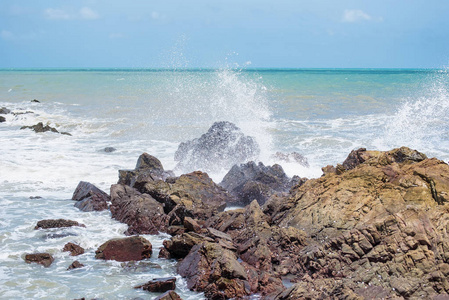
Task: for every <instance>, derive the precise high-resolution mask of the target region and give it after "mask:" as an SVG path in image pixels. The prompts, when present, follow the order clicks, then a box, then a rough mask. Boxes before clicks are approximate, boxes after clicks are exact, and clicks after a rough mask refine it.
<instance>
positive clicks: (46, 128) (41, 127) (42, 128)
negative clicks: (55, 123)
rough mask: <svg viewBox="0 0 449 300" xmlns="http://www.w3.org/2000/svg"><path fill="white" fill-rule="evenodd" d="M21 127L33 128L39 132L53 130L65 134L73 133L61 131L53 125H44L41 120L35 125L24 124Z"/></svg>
mask: <svg viewBox="0 0 449 300" xmlns="http://www.w3.org/2000/svg"><path fill="white" fill-rule="evenodd" d="M20 129H32V130H34V131H35V132H37V133H39V132H47V131H51V132H55V133H60V134H64V135H71V134H70V133H68V132H59V131H58V130H57V129H56V128H54V127H51V126H50V125H45V126H44V124H43V123H42V122H39V123H37V124H36V125H33V126H22V127H20Z"/></svg>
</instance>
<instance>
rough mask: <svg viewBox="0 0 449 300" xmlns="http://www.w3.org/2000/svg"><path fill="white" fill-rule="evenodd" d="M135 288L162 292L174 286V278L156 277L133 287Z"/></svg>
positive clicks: (172, 288)
mask: <svg viewBox="0 0 449 300" xmlns="http://www.w3.org/2000/svg"><path fill="white" fill-rule="evenodd" d="M134 288H135V289H143V290H145V291H149V292H153V293H163V292H166V291H169V290H174V289H175V288H176V278H175V277H168V278H156V279H153V280H151V281H148V282H147V283H145V284H143V285H139V286H136V287H134Z"/></svg>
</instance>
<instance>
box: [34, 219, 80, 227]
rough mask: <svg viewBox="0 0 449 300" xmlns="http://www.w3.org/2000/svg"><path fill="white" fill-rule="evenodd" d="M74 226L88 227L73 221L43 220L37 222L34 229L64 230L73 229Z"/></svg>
mask: <svg viewBox="0 0 449 300" xmlns="http://www.w3.org/2000/svg"><path fill="white" fill-rule="evenodd" d="M72 226H79V227H86V225H84V224H80V223H78V222H76V221H72V220H64V219H48V220H41V221H39V222H37V224H36V226H35V227H34V229H40V228H42V229H49V228H64V227H72Z"/></svg>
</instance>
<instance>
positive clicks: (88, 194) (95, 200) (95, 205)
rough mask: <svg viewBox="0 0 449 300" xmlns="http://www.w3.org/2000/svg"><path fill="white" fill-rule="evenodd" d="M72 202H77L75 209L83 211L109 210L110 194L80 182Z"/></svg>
mask: <svg viewBox="0 0 449 300" xmlns="http://www.w3.org/2000/svg"><path fill="white" fill-rule="evenodd" d="M72 200H75V201H77V202H76V203H75V207H77V208H79V209H80V210H81V211H85V212H87V211H102V210H105V209H107V208H108V204H107V203H108V202H109V201H110V197H109V195H108V194H106V193H105V192H103V191H102V190H100V189H99V188H97V187H96V186H94V185H93V184H91V183H89V182H85V181H80V182H79V183H78V186H77V187H76V189H75V192H73V196H72Z"/></svg>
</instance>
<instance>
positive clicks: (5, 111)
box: [0, 107, 11, 115]
mask: <svg viewBox="0 0 449 300" xmlns="http://www.w3.org/2000/svg"><path fill="white" fill-rule="evenodd" d="M9 113H11V110H9V109H7V108H6V107H2V108H0V115H7V114H9Z"/></svg>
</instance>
